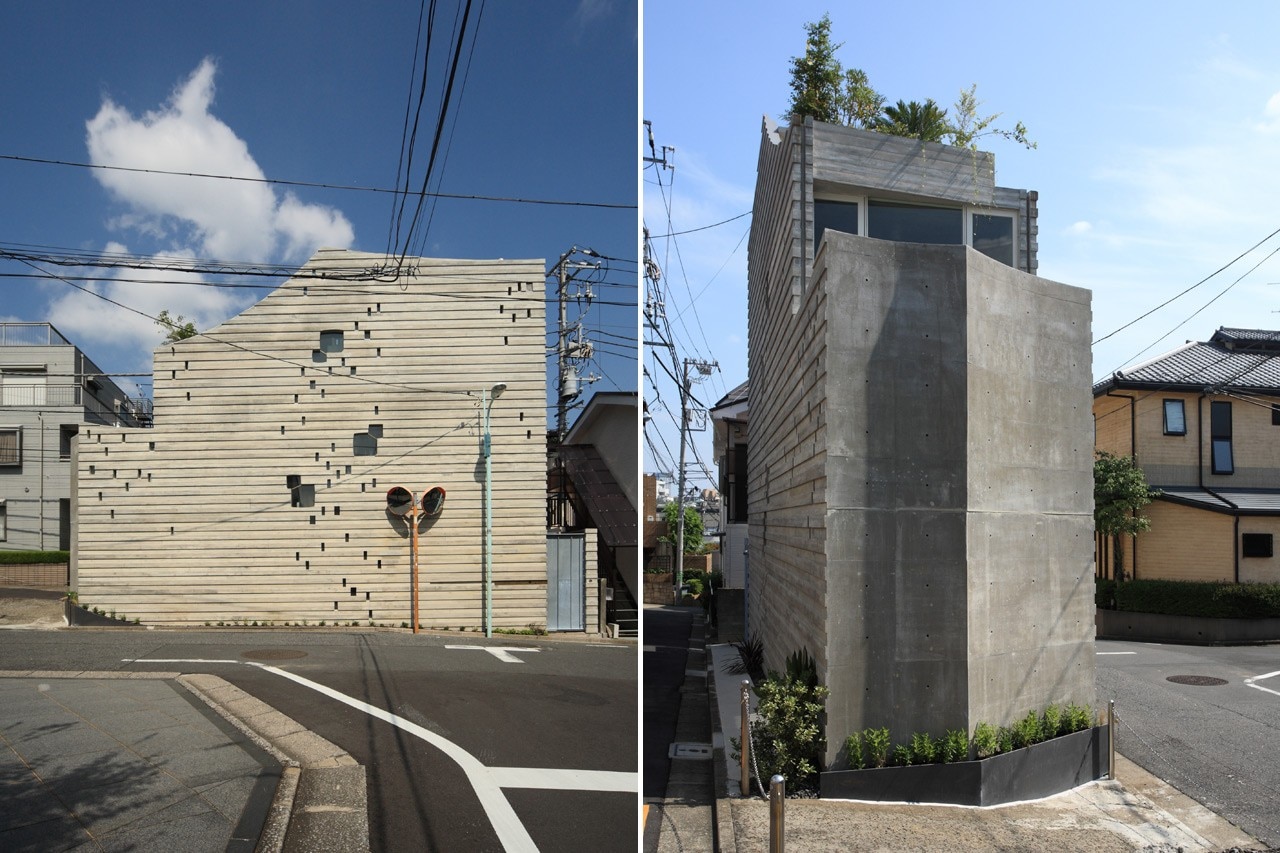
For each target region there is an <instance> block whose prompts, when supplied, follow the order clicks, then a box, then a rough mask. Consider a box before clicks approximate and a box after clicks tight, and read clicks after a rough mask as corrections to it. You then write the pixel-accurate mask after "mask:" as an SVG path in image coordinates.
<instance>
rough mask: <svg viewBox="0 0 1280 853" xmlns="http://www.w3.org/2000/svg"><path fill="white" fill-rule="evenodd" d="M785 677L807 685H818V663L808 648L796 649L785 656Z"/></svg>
mask: <svg viewBox="0 0 1280 853" xmlns="http://www.w3.org/2000/svg"><path fill="white" fill-rule="evenodd" d="M787 678H789V679H791V680H792V681H798V682H800V683H802V684H804V685H806V686H808V687H816V686H817V685H818V664H817V661H815V660H814V659H813V655H811V654H809V650H808V649H797V650H796V651H794V652H792V653H791V654H790V655H788V656H787Z"/></svg>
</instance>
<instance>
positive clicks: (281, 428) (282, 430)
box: [280, 424, 284, 435]
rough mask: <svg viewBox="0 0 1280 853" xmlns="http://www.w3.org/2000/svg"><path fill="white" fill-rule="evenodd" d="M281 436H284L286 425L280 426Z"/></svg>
mask: <svg viewBox="0 0 1280 853" xmlns="http://www.w3.org/2000/svg"><path fill="white" fill-rule="evenodd" d="M280 434H281V435H284V424H280Z"/></svg>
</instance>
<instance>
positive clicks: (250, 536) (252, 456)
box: [73, 250, 547, 629]
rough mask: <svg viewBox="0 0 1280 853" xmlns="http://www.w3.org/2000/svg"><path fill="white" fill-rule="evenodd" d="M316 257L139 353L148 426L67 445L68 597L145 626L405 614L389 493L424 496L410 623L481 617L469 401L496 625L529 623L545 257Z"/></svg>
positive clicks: (98, 432) (401, 549) (402, 545)
mask: <svg viewBox="0 0 1280 853" xmlns="http://www.w3.org/2000/svg"><path fill="white" fill-rule="evenodd" d="M382 261H383V258H382V256H380V255H377V256H375V255H365V254H361V253H356V252H351V251H345V250H321V251H320V252H318V253H317V254H316V256H315V257H314V258H312V260H311V261H310V262H308V264H307V265H306V266H305V267H304V268H303V269H302V270H301V271H300V272H299V274H298V275H296V276H295V277H293V278H291V279H290V280H288V281H286V282H285V283H284V284H282V285H281V286H280V287H279V288H277V289H276V290H275V291H273V292H272V293H271V294H270V295H268V296H267V297H266V298H264V299H263V300H262V301H260V302H259V303H257V304H256V305H254V306H252V307H250V308H249V309H247V310H245V311H244V312H243V313H241V314H240V315H238V316H236V317H233V318H232V319H230V320H228V321H227V322H225V323H223V324H222V325H220V326H218V327H217V328H215V329H211V330H209V331H208V332H206V333H204V334H202V335H199V336H197V337H194V338H189V339H187V340H183V341H179V342H177V343H175V344H172V345H164V346H162V347H160V348H159V349H157V350H156V353H155V374H154V383H155V385H154V387H155V426H154V428H153V429H111V428H104V427H90V428H87V429H85V430H83V431H82V433H81V435H80V439H79V447H78V460H77V473H78V488H77V490H76V497H77V500H78V512H77V522H78V530H77V532H76V536H75V540H76V542H75V551H74V553H73V561H74V565H73V574H74V584H75V586H76V587H77V590H78V593H79V596H80V600H81V602H82V603H83V604H85V605H88V606H94V607H100V608H102V609H104V610H108V611H115V612H116V613H117V614H120V615H124V616H126V617H128V618H130V619H132V618H138V619H141V620H142V621H143V622H145V623H152V624H203V623H207V622H210V623H215V624H216V623H218V622H227V623H230V622H232V621H233V620H240V621H241V622H245V623H247V622H251V621H259V622H263V621H270V622H275V623H277V624H279V623H282V622H285V621H289V622H301V621H303V620H306V621H308V622H309V623H311V624H315V623H318V622H320V621H326V622H329V623H333V622H341V623H344V624H346V623H349V622H351V621H358V622H360V623H361V624H368V623H369V622H373V623H375V624H386V625H396V626H399V625H401V624H402V623H405V622H409V621H410V618H411V613H410V610H411V607H410V597H411V583H410V545H409V538H408V528H407V527H406V523H405V521H404V520H403V519H401V518H400V517H397V516H393V515H391V514H390V513H388V512H387V509H386V493H387V490H388V489H390V488H392V487H394V486H403V487H405V488H408V489H410V490H412V491H413V492H414V493H416V494H417V495H419V496H421V494H422V493H423V492H424V491H425V490H426V489H428V488H430V487H433V486H440V487H442V488H444V489H445V490H446V493H447V497H446V500H445V503H444V507H443V511H442V512H441V513H440V514H439V516H437V517H435V518H431V519H427V520H426V521H424V522H422V523H421V524H420V528H419V529H420V531H421V537H420V551H419V554H420V561H419V566H420V581H419V590H420V593H419V594H420V607H419V609H420V619H421V624H422V625H424V626H426V627H452V628H455V629H456V628H459V627H465V628H469V629H474V628H477V627H479V626H480V625H481V624H482V612H483V598H482V564H483V556H484V551H483V549H484V535H483V526H482V513H483V504H482V500H483V491H484V459H483V449H482V448H483V445H482V424H483V412H482V407H481V400H482V396H484V394H485V393H488V394H491V393H492V391H491V389H492V388H493V387H494V386H495V385H497V384H498V383H505V384H506V386H507V387H506V389H505V392H503V393H501V396H499V397H497V399H495V400H492V403H491V432H492V470H493V474H492V483H493V486H492V489H493V590H494V597H493V605H492V612H493V624H494V625H495V626H497V627H504V626H509V627H525V626H527V625H529V624H531V623H533V624H544V623H545V614H546V582H547V573H546V535H545V534H546V531H545V526H544V507H543V502H544V492H545V483H544V480H545V471H544V468H545V456H546V449H545V441H546V438H545V437H546V414H545V413H546V409H545V405H546V379H545V363H544V352H545V346H544V340H545V339H544V331H545V327H544V281H545V277H544V266H543V262H542V261H541V260H519V261H506V260H499V261H473V260H438V259H407V260H406V265H407V267H408V269H409V270H410V272H409V274H408V275H405V276H401V277H400V278H399V280H397V281H386V280H381V281H380V280H376V279H374V280H368V278H367V276H366V275H365V271H366V270H368V269H373V268H376V267H378V266H380V265H381V263H382Z"/></svg>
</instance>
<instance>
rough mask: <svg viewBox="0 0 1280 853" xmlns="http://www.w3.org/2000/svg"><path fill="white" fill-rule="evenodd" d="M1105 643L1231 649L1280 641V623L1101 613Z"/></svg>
mask: <svg viewBox="0 0 1280 853" xmlns="http://www.w3.org/2000/svg"><path fill="white" fill-rule="evenodd" d="M1095 624H1096V625H1097V634H1098V638H1099V639H1103V640H1144V641H1151V642H1162V643H1186V644H1188V645H1200V646H1229V645H1234V644H1243V643H1271V642H1277V641H1280V619H1215V618H1211V617H1208V616H1167V615H1165V614H1163V613H1129V612H1128V611H1125V610H1099V611H1098V614H1097V617H1096V619H1095Z"/></svg>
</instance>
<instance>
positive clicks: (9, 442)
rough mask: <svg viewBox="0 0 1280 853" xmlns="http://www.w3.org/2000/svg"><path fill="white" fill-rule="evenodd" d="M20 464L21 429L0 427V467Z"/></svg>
mask: <svg viewBox="0 0 1280 853" xmlns="http://www.w3.org/2000/svg"><path fill="white" fill-rule="evenodd" d="M21 464H22V427H16V426H14V427H0V465H3V466H9V465H21Z"/></svg>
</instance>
